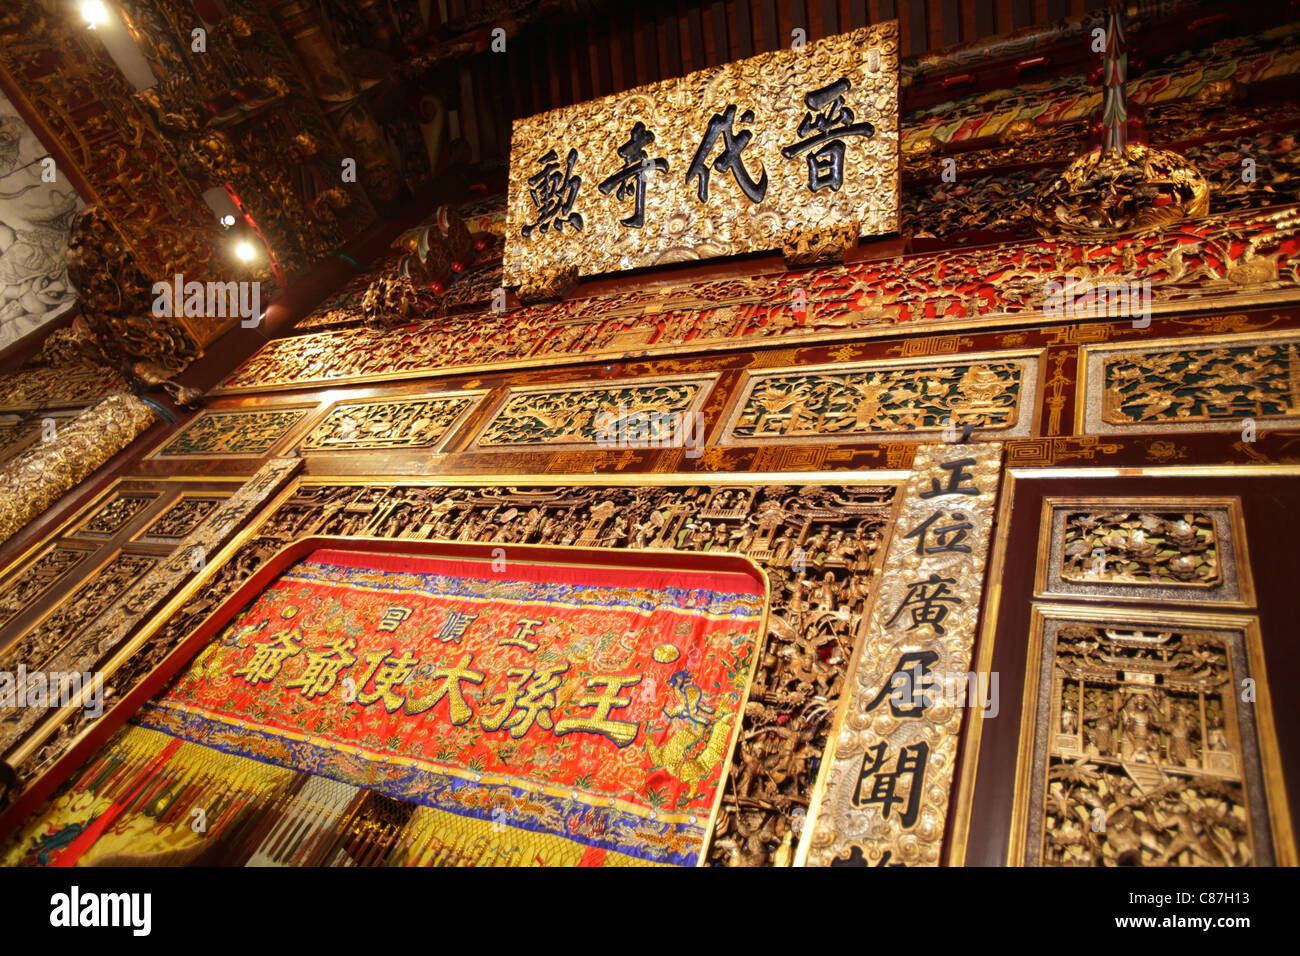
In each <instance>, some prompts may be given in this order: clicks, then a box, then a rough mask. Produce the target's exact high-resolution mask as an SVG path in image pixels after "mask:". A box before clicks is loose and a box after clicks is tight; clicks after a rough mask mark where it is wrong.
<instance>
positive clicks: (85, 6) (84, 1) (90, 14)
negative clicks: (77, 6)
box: [81, 0, 108, 30]
mask: <svg viewBox="0 0 1300 956" xmlns="http://www.w3.org/2000/svg"><path fill="white" fill-rule="evenodd" d="M81 18H82V19H83V20H85V21H86V25H87V26H88V27H89V28H90V29H92V30H93V29H95V27H97V26H102V25H103V24H105V23H107V22H108V7H106V6H104V2H103V0H81Z"/></svg>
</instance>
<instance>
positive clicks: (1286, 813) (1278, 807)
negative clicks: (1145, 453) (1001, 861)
mask: <svg viewBox="0 0 1300 956" xmlns="http://www.w3.org/2000/svg"><path fill="white" fill-rule="evenodd" d="M1288 475H1290V476H1296V477H1300V466H1295V465H1172V466H1167V467H1147V468H1109V467H1097V468H1081V467H1064V468H1010V467H1008V468H1004V469H1003V472H1002V487H1001V490H1000V492H999V493H1000V495H1001V499H1002V500H1001V502H1000V504H999V505H998V513H997V530H996V532H995V534H994V540H993V547H992V551H991V553H990V556H989V562H988V579H987V583H986V584H985V588H984V607H983V609H982V612H981V615H980V629H979V636H978V638H977V640H976V652H977V653H976V660H975V666H974V669H975V670H976V671H977V672H979V673H984V674H987V673H988V672H989V670H990V669H991V668H992V666H993V650H994V643H995V640H996V637H997V630H998V616H999V614H1000V612H1001V605H1002V580H1003V575H1004V574H1005V572H1006V561H1007V548H1008V541H1009V537H1010V529H1011V510H1012V507H1013V505H1014V503H1015V490H1016V484H1017V482H1018V481H1020V480H1022V479H1036V478H1047V479H1051V478H1119V477H1128V478H1215V477H1218V478H1231V477H1241V478H1250V477H1255V478H1259V477H1279V476H1288ZM1250 667H1251V670H1252V671H1254V672H1257V675H1258V676H1256V702H1257V703H1263V704H1264V705H1266V706H1263V707H1261V708H1260V713H1259V714H1258V715H1257V718H1256V733H1257V735H1258V740H1259V742H1260V758H1261V766H1262V767H1263V770H1264V788H1265V797H1266V800H1267V802H1268V806H1269V816H1270V821H1269V822H1270V823H1271V824H1272V826H1273V837H1274V846H1275V850H1274V852H1275V860H1274V862H1275V863H1276V864H1277V865H1279V866H1296V865H1298V861H1300V855H1298V854H1297V852H1296V844H1295V836H1294V833H1293V830H1292V826H1291V814H1290V810H1289V809H1288V804H1287V796H1286V786H1285V782H1284V781H1283V779H1282V768H1281V754H1280V752H1279V751H1278V750H1277V748H1276V740H1277V735H1276V732H1275V730H1274V724H1273V710H1272V705H1271V698H1270V697H1269V696H1268V686H1267V680H1266V678H1267V674H1268V671H1267V669H1266V663H1265V661H1264V656H1263V651H1262V649H1261V650H1260V653H1259V659H1258V660H1254V659H1252V660H1251V661H1250ZM983 732H984V714H983V711H982V710H980V709H978V708H976V709H974V710H973V712H972V713H971V715H970V720H968V721H967V722H966V726H965V727H964V728H963V730H962V737H961V755H962V759H961V772H960V775H959V777H958V780H957V788H956V793H955V795H954V798H953V803H952V810H951V815H950V819H949V844H948V853H947V856H946V858H945V860H944V862H945V863H946V864H947V865H948V866H963V865H965V863H966V855H967V849H968V846H969V843H970V832H971V814H972V812H973V810H974V797H975V782H976V776H977V774H978V771H979V752H980V742H981V739H982V737H983ZM1266 748H1268V750H1267V751H1266ZM1018 785H1019V781H1017V788H1018ZM1016 799H1017V800H1018V799H1019V792H1018V789H1017V798H1016ZM1012 832H1013V833H1014V831H1012Z"/></svg>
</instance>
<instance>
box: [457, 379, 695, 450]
mask: <svg viewBox="0 0 1300 956" xmlns="http://www.w3.org/2000/svg"><path fill="white" fill-rule="evenodd" d="M715 378H716V376H711V375H709V376H694V377H690V378H687V377H682V376H677V377H671V378H642V379H636V380H628V381H625V382H612V383H602V384H599V385H575V386H572V387H568V388H560V387H556V386H549V385H548V386H538V387H532V388H512V389H511V390H510V392H509V394H508V395H507V396H506V398H505V401H504V402H502V404H501V407H500V408H499V409H498V410H497V412H496V414H494V415H493V416H492V418H491V419H490V420H489V421H488V422H487V423H486V424H485V425H484V426H483V428H482V429H481V430H480V431H479V433H478V435H477V436H476V437H475V439H474V444H475V445H476V446H477V447H480V448H489V447H494V446H496V447H500V446H519V445H547V446H550V447H581V446H583V445H594V444H603V445H608V446H609V447H622V445H620V440H621V439H626V441H623V445H625V444H627V442H628V441H634V442H635V441H643V442H644V443H645V444H646V445H651V446H653V447H668V446H670V445H672V444H673V443H674V442H676V444H677V445H680V444H683V443H684V441H683V436H682V435H681V434H680V432H679V429H680V427H681V426H682V425H683V423H684V424H685V427H686V428H687V429H694V428H695V423H694V422H693V421H689V422H688V421H686V419H687V417H688V416H690V415H692V414H693V413H694V412H696V411H698V410H699V408H700V406H701V405H702V404H703V402H704V399H705V397H706V396H707V394H708V391H709V386H710V385H711V384H712V383H713V381H714V380H715Z"/></svg>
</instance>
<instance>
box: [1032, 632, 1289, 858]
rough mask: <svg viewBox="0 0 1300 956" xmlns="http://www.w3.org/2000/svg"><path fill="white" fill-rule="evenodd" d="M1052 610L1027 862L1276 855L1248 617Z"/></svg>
mask: <svg viewBox="0 0 1300 956" xmlns="http://www.w3.org/2000/svg"><path fill="white" fill-rule="evenodd" d="M1203 620H1204V622H1205V625H1206V626H1204V627H1199V626H1194V625H1191V624H1188V623H1185V622H1180V621H1173V620H1170V621H1169V622H1168V623H1164V622H1161V621H1160V620H1158V619H1156V618H1155V617H1154V616H1153V617H1152V618H1151V619H1150V620H1149V621H1146V622H1144V623H1141V624H1138V623H1136V622H1128V621H1119V620H1117V621H1116V623H1114V624H1109V623H1105V622H1104V621H1102V620H1092V621H1085V620H1071V619H1069V617H1068V615H1066V616H1063V617H1060V618H1057V617H1054V616H1049V617H1048V618H1047V619H1046V621H1045V622H1043V621H1042V620H1041V619H1039V621H1038V625H1039V626H1045V632H1044V634H1043V641H1042V646H1043V655H1042V658H1041V664H1040V676H1039V681H1038V690H1037V698H1036V700H1037V716H1036V719H1035V726H1036V727H1037V730H1036V732H1035V733H1036V736H1035V743H1034V761H1035V763H1034V772H1033V773H1034V775H1033V780H1032V784H1031V792H1030V794H1029V795H1028V799H1029V816H1028V821H1029V822H1028V827H1029V832H1028V837H1027V842H1026V851H1025V859H1024V862H1026V863H1030V864H1037V865H1045V866H1125V865H1127V866H1242V865H1247V864H1252V863H1264V864H1267V863H1270V862H1271V861H1272V850H1271V846H1270V841H1269V839H1268V820H1267V812H1266V811H1265V810H1263V804H1262V794H1263V787H1262V781H1261V780H1260V778H1259V769H1258V763H1257V761H1256V760H1255V759H1254V758H1252V757H1251V756H1249V755H1250V754H1252V753H1253V752H1254V748H1255V732H1256V731H1255V726H1254V720H1253V716H1252V715H1251V713H1250V708H1249V706H1248V705H1243V704H1241V703H1240V702H1239V701H1238V697H1239V694H1238V692H1237V688H1238V683H1239V681H1240V679H1241V678H1242V677H1243V676H1244V662H1245V649H1244V639H1245V633H1244V630H1236V629H1232V628H1224V627H1220V626H1215V622H1213V621H1212V620H1210V619H1203Z"/></svg>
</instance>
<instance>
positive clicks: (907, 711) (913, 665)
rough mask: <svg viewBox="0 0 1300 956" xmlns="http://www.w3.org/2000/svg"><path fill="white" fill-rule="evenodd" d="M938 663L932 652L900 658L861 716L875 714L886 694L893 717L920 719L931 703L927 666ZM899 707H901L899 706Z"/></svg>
mask: <svg viewBox="0 0 1300 956" xmlns="http://www.w3.org/2000/svg"><path fill="white" fill-rule="evenodd" d="M938 659H939V655H938V654H936V653H935V652H934V651H910V652H908V653H906V654H904V655H903V656H902V657H900V658H899V659H898V665H897V666H896V667H895V668H894V672H893V673H892V674H890V675H889V679H888V680H886V681H885V685H884V686H883V687H881V688H880V693H878V694H877V695H876V696H875V697H874V698H872V700H871V702H870V703H869V704H867V706H866V708H865V709H864V710H863V713H867V714H869V713H871V712H872V711H873V710H875V709H876V707H877V706H878V705H879V704H880V702H881V701H882V700H884V699H885V695H886V694H888V695H889V711H890V713H892V714H893V715H894V716H895V717H920V716H921V715H922V714H924V713H925V708H926V707H928V706H930V704H931V703H932V701H931V700H930V691H931V685H932V684H933V683H934V678H933V677H931V676H930V665H931V664H933V663H934V662H935V661H937V660H938ZM899 677H901V678H903V680H902V681H897V680H896V678H899ZM918 690H919V693H918ZM891 691H893V693H890V692H891ZM917 701H920V703H917ZM900 703H902V704H903V705H904V706H899V705H900Z"/></svg>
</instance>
